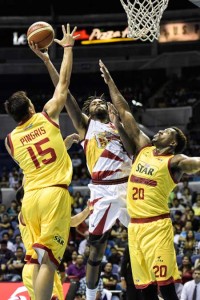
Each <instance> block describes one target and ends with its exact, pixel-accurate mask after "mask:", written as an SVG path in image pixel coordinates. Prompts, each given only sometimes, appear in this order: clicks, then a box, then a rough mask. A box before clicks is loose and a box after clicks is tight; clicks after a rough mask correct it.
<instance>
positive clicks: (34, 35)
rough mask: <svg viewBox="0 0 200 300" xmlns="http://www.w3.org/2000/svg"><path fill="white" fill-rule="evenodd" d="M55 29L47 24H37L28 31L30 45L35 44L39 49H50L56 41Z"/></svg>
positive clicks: (40, 22)
mask: <svg viewBox="0 0 200 300" xmlns="http://www.w3.org/2000/svg"><path fill="white" fill-rule="evenodd" d="M54 35H55V34H54V29H53V27H52V26H51V25H50V24H49V23H47V22H42V21H39V22H35V23H33V24H32V25H31V26H30V27H29V28H28V30H27V40H28V43H29V44H30V42H34V43H35V44H37V45H38V48H39V49H44V48H48V47H49V46H50V45H51V44H52V43H53V40H54Z"/></svg>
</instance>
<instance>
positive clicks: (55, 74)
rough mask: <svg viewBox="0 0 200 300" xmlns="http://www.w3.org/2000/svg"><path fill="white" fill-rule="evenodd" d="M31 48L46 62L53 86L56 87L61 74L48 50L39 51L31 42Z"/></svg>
mask: <svg viewBox="0 0 200 300" xmlns="http://www.w3.org/2000/svg"><path fill="white" fill-rule="evenodd" d="M29 47H30V49H31V50H32V51H33V52H34V53H35V54H36V55H37V56H38V57H39V58H40V59H41V60H42V61H43V62H44V64H45V66H46V68H47V70H48V72H49V75H50V77H51V80H52V82H53V85H54V87H56V86H57V84H58V81H59V73H58V71H57V70H56V68H55V66H54V65H53V63H52V61H51V59H50V57H49V53H48V49H39V48H38V45H37V44H34V43H33V42H30V44H29Z"/></svg>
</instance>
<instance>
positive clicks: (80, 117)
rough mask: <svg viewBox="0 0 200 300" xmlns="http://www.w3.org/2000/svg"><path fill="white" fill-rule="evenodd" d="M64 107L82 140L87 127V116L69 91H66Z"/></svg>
mask: <svg viewBox="0 0 200 300" xmlns="http://www.w3.org/2000/svg"><path fill="white" fill-rule="evenodd" d="M65 108H66V110H67V113H68V114H69V116H70V118H71V120H72V123H73V125H74V127H75V129H76V130H77V131H78V133H79V135H80V139H81V140H82V139H83V138H84V136H85V131H86V128H87V124H88V120H89V118H88V116H86V115H85V114H84V113H83V112H82V111H81V109H80V107H79V105H78V103H77V101H76V99H75V98H74V96H73V95H72V94H71V92H70V91H68V94H67V101H66V103H65Z"/></svg>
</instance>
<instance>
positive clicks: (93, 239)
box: [89, 230, 110, 246]
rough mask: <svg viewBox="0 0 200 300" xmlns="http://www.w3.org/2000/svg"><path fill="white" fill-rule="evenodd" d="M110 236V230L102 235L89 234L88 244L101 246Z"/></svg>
mask: <svg viewBox="0 0 200 300" xmlns="http://www.w3.org/2000/svg"><path fill="white" fill-rule="evenodd" d="M109 235H110V230H109V231H106V232H105V233H104V234H101V235H94V234H91V233H90V234H89V244H90V245H93V246H96V245H98V244H103V243H105V242H106V241H107V240H108V237H109Z"/></svg>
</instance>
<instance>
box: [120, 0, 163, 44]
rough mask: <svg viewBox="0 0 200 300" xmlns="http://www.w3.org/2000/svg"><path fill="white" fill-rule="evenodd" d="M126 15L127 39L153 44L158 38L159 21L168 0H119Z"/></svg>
mask: <svg viewBox="0 0 200 300" xmlns="http://www.w3.org/2000/svg"><path fill="white" fill-rule="evenodd" d="M120 1H121V4H122V6H123V8H124V10H125V12H126V14H127V19H128V31H129V32H128V37H129V38H133V39H140V40H142V41H148V40H149V41H150V42H153V40H154V39H158V38H159V36H160V20H161V18H162V15H163V12H164V11H165V9H166V8H167V6H168V2H169V0H120Z"/></svg>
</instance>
